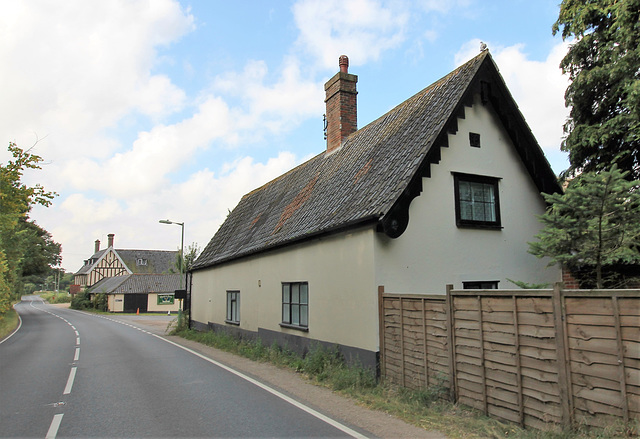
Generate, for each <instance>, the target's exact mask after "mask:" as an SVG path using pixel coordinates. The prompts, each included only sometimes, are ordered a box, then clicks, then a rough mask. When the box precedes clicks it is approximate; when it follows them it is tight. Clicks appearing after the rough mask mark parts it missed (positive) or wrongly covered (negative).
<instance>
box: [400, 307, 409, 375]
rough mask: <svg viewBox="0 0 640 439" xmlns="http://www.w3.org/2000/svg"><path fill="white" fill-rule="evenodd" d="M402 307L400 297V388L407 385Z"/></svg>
mask: <svg viewBox="0 0 640 439" xmlns="http://www.w3.org/2000/svg"><path fill="white" fill-rule="evenodd" d="M404 362H405V359H404V307H403V305H402V297H400V365H401V369H400V377H401V380H402V381H401V383H402V387H406V386H407V383H406V379H405V375H406V372H405V366H404Z"/></svg>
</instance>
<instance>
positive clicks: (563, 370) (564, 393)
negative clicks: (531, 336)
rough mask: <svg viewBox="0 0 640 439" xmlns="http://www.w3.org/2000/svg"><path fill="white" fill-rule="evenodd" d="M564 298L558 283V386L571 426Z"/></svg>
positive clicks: (564, 416) (555, 317)
mask: <svg viewBox="0 0 640 439" xmlns="http://www.w3.org/2000/svg"><path fill="white" fill-rule="evenodd" d="M563 301H564V300H563V297H562V284H561V283H560V282H557V283H556V284H555V285H554V286H553V298H552V302H553V324H554V328H555V341H556V358H557V367H558V386H559V393H560V408H561V410H562V422H563V424H564V425H571V424H572V423H573V420H572V413H571V402H570V400H571V397H570V395H572V393H573V392H572V391H571V386H570V381H569V375H570V372H569V371H568V370H567V369H568V368H569V367H570V365H569V364H568V361H569V357H568V355H567V351H566V340H565V333H566V328H565V324H566V313H565V309H564V306H563V305H564V304H563Z"/></svg>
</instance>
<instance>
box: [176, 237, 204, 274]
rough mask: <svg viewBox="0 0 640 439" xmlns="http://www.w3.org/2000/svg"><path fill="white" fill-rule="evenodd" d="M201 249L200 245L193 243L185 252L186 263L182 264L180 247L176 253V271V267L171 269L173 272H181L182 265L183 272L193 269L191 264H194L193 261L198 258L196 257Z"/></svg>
mask: <svg viewBox="0 0 640 439" xmlns="http://www.w3.org/2000/svg"><path fill="white" fill-rule="evenodd" d="M200 251H201V249H200V247H198V244H197V243H195V242H193V243H191V244H190V245H189V246H188V247H187V249H186V250H185V252H184V265H181V261H182V257H181V254H180V249H178V254H177V255H176V262H175V271H174V269H171V270H170V271H171V272H172V273H180V267H182V269H183V272H185V273H186V272H187V271H189V270H190V269H191V266H192V265H193V262H194V261H195V260H196V258H197V257H198V255H199V254H200Z"/></svg>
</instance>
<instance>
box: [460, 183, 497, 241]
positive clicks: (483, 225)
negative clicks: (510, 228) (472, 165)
mask: <svg viewBox="0 0 640 439" xmlns="http://www.w3.org/2000/svg"><path fill="white" fill-rule="evenodd" d="M500 180H501V179H500V178H499V177H488V176H484V175H475V174H463V173H460V172H453V186H454V191H453V192H454V197H455V210H456V225H457V226H458V227H469V228H480V229H493V230H500V229H502V220H501V217H500V186H499V182H500ZM461 182H462V183H479V184H482V185H486V186H490V187H492V188H493V214H494V216H495V220H493V221H487V220H474V219H469V218H462V214H461V201H460V183H461Z"/></svg>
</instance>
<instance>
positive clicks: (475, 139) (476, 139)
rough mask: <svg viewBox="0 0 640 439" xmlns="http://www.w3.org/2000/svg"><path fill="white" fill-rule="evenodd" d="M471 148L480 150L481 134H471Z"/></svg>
mask: <svg viewBox="0 0 640 439" xmlns="http://www.w3.org/2000/svg"><path fill="white" fill-rule="evenodd" d="M469 146H472V147H474V148H480V134H478V133H469Z"/></svg>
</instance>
